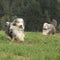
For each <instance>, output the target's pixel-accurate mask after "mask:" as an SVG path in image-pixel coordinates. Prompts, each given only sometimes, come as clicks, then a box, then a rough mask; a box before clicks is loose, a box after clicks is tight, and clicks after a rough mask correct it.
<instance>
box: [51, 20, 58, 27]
mask: <svg viewBox="0 0 60 60" xmlns="http://www.w3.org/2000/svg"><path fill="white" fill-rule="evenodd" d="M51 24H53V25H54V26H55V28H56V27H57V21H56V20H55V19H53V20H52V22H51Z"/></svg>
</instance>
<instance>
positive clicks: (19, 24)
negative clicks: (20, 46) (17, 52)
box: [6, 18, 25, 42]
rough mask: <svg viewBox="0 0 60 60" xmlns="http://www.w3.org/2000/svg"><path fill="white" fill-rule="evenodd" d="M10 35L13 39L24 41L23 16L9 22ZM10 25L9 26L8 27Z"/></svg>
mask: <svg viewBox="0 0 60 60" xmlns="http://www.w3.org/2000/svg"><path fill="white" fill-rule="evenodd" d="M6 25H7V29H8V32H9V33H8V35H9V36H10V35H11V36H10V37H11V38H12V41H13V40H15V39H18V40H19V41H22V42H23V41H24V38H25V34H24V28H25V27H24V20H23V19H22V18H17V19H15V20H14V21H13V22H12V23H9V25H8V24H7V22H6ZM8 27H9V28H8Z"/></svg>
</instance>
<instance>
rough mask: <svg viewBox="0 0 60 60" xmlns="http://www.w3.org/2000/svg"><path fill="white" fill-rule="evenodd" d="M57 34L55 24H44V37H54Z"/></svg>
mask: <svg viewBox="0 0 60 60" xmlns="http://www.w3.org/2000/svg"><path fill="white" fill-rule="evenodd" d="M55 33H56V28H55V26H54V25H53V24H48V23H44V24H43V35H54V34H55Z"/></svg>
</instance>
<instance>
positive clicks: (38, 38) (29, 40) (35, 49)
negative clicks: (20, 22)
mask: <svg viewBox="0 0 60 60" xmlns="http://www.w3.org/2000/svg"><path fill="white" fill-rule="evenodd" d="M25 36H26V37H25V42H24V43H20V42H18V41H14V42H11V41H10V40H9V39H8V38H7V35H6V34H5V33H4V32H3V31H0V60H60V33H57V34H56V35H55V36H43V35H42V33H41V32H25Z"/></svg>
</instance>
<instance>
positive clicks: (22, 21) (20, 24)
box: [12, 18, 24, 29]
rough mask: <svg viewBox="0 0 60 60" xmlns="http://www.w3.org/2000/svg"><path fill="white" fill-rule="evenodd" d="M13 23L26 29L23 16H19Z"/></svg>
mask: <svg viewBox="0 0 60 60" xmlns="http://www.w3.org/2000/svg"><path fill="white" fill-rule="evenodd" d="M12 23H13V25H14V26H17V27H19V28H21V29H24V20H23V19H22V18H17V19H15V20H14V21H13V22H12Z"/></svg>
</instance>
